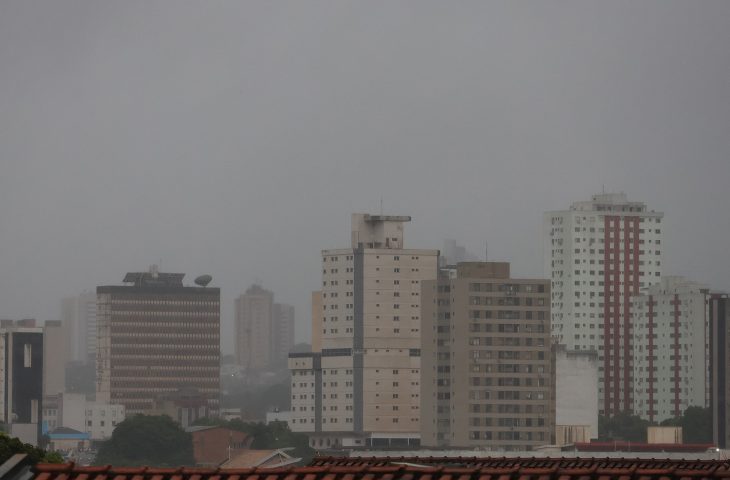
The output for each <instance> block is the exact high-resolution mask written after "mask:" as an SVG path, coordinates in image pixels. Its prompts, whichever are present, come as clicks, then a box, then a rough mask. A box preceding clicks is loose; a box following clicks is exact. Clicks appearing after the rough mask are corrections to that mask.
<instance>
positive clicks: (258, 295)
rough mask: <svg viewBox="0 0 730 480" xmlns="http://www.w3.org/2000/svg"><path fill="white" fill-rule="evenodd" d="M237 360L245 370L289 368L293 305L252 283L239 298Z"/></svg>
mask: <svg viewBox="0 0 730 480" xmlns="http://www.w3.org/2000/svg"><path fill="white" fill-rule="evenodd" d="M235 331H236V332H235V335H236V362H237V363H238V365H240V366H241V367H243V369H244V370H274V369H277V368H282V367H284V368H285V367H286V364H287V358H288V355H289V350H291V348H292V347H293V346H294V307H293V306H291V305H286V304H283V303H274V294H273V293H272V292H271V291H269V290H266V289H264V288H263V287H261V286H260V285H252V286H251V287H249V288H248V290H246V292H245V293H244V294H242V295H240V296H239V297H238V298H237V299H236V322H235Z"/></svg>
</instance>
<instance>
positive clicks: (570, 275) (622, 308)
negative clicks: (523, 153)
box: [543, 193, 663, 415]
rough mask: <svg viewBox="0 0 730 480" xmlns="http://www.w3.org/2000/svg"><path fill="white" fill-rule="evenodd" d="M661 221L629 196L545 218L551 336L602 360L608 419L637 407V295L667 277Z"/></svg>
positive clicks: (604, 198)
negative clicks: (634, 354)
mask: <svg viewBox="0 0 730 480" xmlns="http://www.w3.org/2000/svg"><path fill="white" fill-rule="evenodd" d="M662 217H663V214H662V213H660V212H655V211H650V210H648V209H647V207H646V205H645V204H644V203H640V202H631V201H629V200H628V199H627V197H626V195H625V194H623V193H621V194H600V195H594V196H593V197H592V198H591V200H590V201H581V202H575V203H573V204H572V205H571V207H570V209H568V210H563V211H553V212H547V213H545V215H544V235H543V258H544V260H545V274H546V276H548V277H549V278H550V280H551V282H552V293H551V295H552V298H551V308H552V329H553V336H554V337H555V338H556V341H557V343H559V344H563V345H565V346H566V348H568V349H569V350H586V351H594V352H596V353H597V354H598V359H599V362H601V364H602V365H601V367H600V370H599V378H598V386H597V388H598V397H599V413H600V414H602V415H613V414H615V413H617V412H620V411H628V410H631V408H632V407H633V395H632V389H633V385H632V376H631V375H632V372H633V369H632V354H631V341H632V334H631V322H630V321H629V320H630V317H631V314H630V305H631V297H632V296H633V295H637V294H639V293H640V290H641V289H642V288H644V287H648V286H650V285H652V284H653V283H656V282H658V281H659V277H660V276H661V272H662V264H661V258H662V256H661V250H662V237H663V235H662Z"/></svg>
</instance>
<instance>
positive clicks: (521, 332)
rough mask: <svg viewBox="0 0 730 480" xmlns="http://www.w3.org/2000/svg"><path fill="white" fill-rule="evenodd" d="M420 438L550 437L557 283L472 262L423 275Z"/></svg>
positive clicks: (528, 444)
mask: <svg viewBox="0 0 730 480" xmlns="http://www.w3.org/2000/svg"><path fill="white" fill-rule="evenodd" d="M422 316H423V335H422V347H421V355H422V357H421V358H422V361H423V368H422V375H421V377H422V379H421V442H422V444H423V445H425V446H429V447H464V448H473V447H480V448H488V449H493V450H507V451H514V450H530V449H532V448H534V447H537V446H539V445H545V444H549V443H552V440H553V438H552V436H553V433H554V425H555V402H554V398H555V374H554V361H553V358H554V357H553V354H552V349H551V343H550V281H549V280H536V279H514V278H510V271H509V263H502V262H466V263H460V264H458V265H457V266H456V267H448V268H444V269H442V270H441V271H440V275H439V279H438V280H434V281H426V282H423V314H422Z"/></svg>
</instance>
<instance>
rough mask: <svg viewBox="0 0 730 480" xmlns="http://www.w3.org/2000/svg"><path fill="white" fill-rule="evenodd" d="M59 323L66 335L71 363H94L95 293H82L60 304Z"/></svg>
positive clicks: (65, 299)
mask: <svg viewBox="0 0 730 480" xmlns="http://www.w3.org/2000/svg"><path fill="white" fill-rule="evenodd" d="M61 310H62V317H61V322H62V324H63V327H64V330H65V331H66V333H67V335H68V336H67V339H66V342H67V345H68V350H69V354H70V359H69V360H71V361H75V362H84V363H94V362H95V361H96V293H95V292H84V293H82V294H80V295H77V296H74V297H67V298H64V299H63V300H62V302H61Z"/></svg>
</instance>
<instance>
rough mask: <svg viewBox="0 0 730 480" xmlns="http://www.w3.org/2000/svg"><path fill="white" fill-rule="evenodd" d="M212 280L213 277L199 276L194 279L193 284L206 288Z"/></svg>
mask: <svg viewBox="0 0 730 480" xmlns="http://www.w3.org/2000/svg"><path fill="white" fill-rule="evenodd" d="M212 280H213V277H211V276H210V275H201V276H199V277H198V278H196V279H195V284H196V285H200V286H201V287H207V286H208V284H209V283H210V282H211V281H212Z"/></svg>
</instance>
